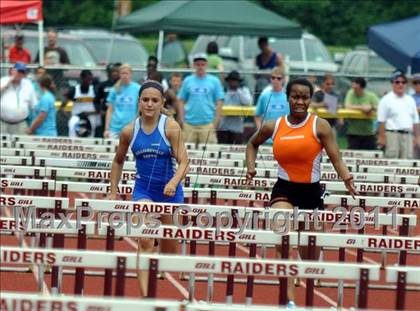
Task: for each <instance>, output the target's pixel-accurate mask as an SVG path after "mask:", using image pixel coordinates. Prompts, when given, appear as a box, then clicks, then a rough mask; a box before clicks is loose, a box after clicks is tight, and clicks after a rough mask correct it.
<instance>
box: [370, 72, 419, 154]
mask: <svg viewBox="0 0 420 311" xmlns="http://www.w3.org/2000/svg"><path fill="white" fill-rule="evenodd" d="M391 83H392V91H391V92H389V93H387V94H386V95H385V96H384V97H382V99H381V100H380V102H379V106H378V122H379V137H378V145H379V146H380V147H382V148H384V147H385V156H386V157H387V158H408V159H412V158H413V149H414V148H413V147H414V146H417V147H418V146H420V125H419V115H418V114H417V110H416V103H415V101H414V99H413V97H412V96H409V95H408V94H406V93H405V87H406V84H407V78H406V76H405V75H404V73H403V72H402V71H400V70H397V71H395V72H394V73H393V74H392V76H391ZM413 134H414V142H413Z"/></svg>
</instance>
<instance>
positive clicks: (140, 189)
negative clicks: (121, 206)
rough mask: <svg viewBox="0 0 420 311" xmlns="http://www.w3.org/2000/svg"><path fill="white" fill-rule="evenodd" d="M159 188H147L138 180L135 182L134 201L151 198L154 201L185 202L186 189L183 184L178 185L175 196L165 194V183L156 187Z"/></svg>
mask: <svg viewBox="0 0 420 311" xmlns="http://www.w3.org/2000/svg"><path fill="white" fill-rule="evenodd" d="M154 188H155V189H156V188H158V189H157V191H156V190H155V189H153V190H147V188H146V187H144V186H143V185H142V184H141V183H140V182H138V181H137V180H136V182H135V184H134V190H133V201H139V200H149V201H153V202H166V203H180V204H182V203H184V190H183V188H182V185H178V187H177V188H176V192H175V195H174V196H173V197H168V196H166V195H164V194H163V189H165V185H163V186H161V187H154Z"/></svg>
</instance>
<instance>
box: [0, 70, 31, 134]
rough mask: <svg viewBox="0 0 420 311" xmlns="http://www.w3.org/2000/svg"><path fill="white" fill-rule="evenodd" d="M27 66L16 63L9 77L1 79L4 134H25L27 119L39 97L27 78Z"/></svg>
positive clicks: (0, 122)
mask: <svg viewBox="0 0 420 311" xmlns="http://www.w3.org/2000/svg"><path fill="white" fill-rule="evenodd" d="M25 74H26V65H25V64H24V63H16V64H15V65H14V67H13V68H11V69H10V75H9V76H8V77H2V78H1V79H0V94H1V95H0V111H1V113H0V131H1V133H2V134H15V135H16V134H17V135H23V134H25V129H26V128H27V124H26V119H27V118H28V116H29V113H30V111H31V110H32V109H33V108H34V106H35V104H36V102H37V97H36V92H35V90H34V87H33V85H32V83H31V81H30V80H29V79H27V78H25Z"/></svg>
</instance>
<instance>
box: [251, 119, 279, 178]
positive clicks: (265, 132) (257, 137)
mask: <svg viewBox="0 0 420 311" xmlns="http://www.w3.org/2000/svg"><path fill="white" fill-rule="evenodd" d="M275 126H276V121H268V122H266V123H264V124H263V126H262V127H261V128H260V129H259V130H257V131H256V132H255V134H254V135H252V137H251V138H250V139H249V141H248V144H247V145H246V166H247V173H246V178H247V179H252V178H254V176H255V174H256V173H257V172H256V171H255V160H256V158H257V152H258V147H259V146H260V145H262V144H263V143H264V142H265V141H266V140H267V139H269V138H270V137H271V136H273V132H274V128H275Z"/></svg>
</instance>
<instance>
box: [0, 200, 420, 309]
mask: <svg viewBox="0 0 420 311" xmlns="http://www.w3.org/2000/svg"><path fill="white" fill-rule="evenodd" d="M72 197H73V198H74V196H72ZM417 217H420V212H419V210H417ZM413 231H414V232H410V236H419V235H420V227H419V226H418V225H417V226H416V228H415V230H413ZM369 233H373V234H380V232H374V231H373V230H369ZM0 239H1V243H0V245H7V246H12V245H18V240H17V238H16V237H14V236H0ZM26 242H27V244H28V245H29V239H28V238H27V239H26ZM65 247H66V248H76V239H75V238H66V241H65ZM115 247H116V250H124V251H132V252H135V251H136V242H135V241H134V240H132V239H124V240H120V241H117V242H116V245H115ZM87 248H88V249H91V250H104V249H105V241H103V240H88V244H87ZM197 249H198V254H200V255H206V254H207V251H208V249H207V246H205V245H199V246H198V248H197ZM247 251H248V248H247V247H246V246H243V245H238V246H237V252H236V256H237V257H248V252H247ZM257 254H259V251H258V252H257ZM216 255H224V256H227V247H224V246H219V247H217V249H216ZM268 255H269V257H272V258H274V251H273V250H270V251H269V252H268ZM295 255H296V254H294V256H295ZM355 255H356V253H355V251H351V250H349V251H348V252H347V253H346V262H355V261H356V257H355ZM337 260H338V252H333V251H329V252H325V253H324V261H337ZM364 260H365V262H366V263H375V262H376V263H379V262H380V260H381V255H380V254H373V253H365V255H364ZM397 260H398V258H397V256H396V255H388V256H387V261H386V264H387V265H392V264H394V263H396V262H397ZM407 264H408V265H417V266H419V265H420V258H419V256H418V255H416V256H413V255H411V256H410V255H408V261H407ZM167 276H168V277H167V278H166V279H165V280H159V281H158V298H169V299H176V300H185V299H187V293H188V291H187V288H188V282H187V281H181V280H180V278H179V275H177V274H174V273H172V274H170V275H167ZM384 277H385V276H384V272H382V273H381V281H380V282H379V284H385V282H384ZM0 279H1V281H0V288H1V290H2V291H20V292H36V291H37V283H36V278H35V274H34V273H16V272H14V273H11V272H3V273H1V274H0ZM50 279H51V277H50V274H47V275H46V278H45V283H46V285H47V288H48V290H49V289H50ZM245 287H246V286H245V284H235V287H234V302H235V303H244V302H245ZM73 290H74V276H72V275H65V276H64V281H63V288H62V291H63V293H64V294H72V293H73ZM102 290H103V278H102V277H92V276H87V277H85V295H99V296H101V295H102ZM225 291H226V284H225V283H215V291H214V301H215V302H221V303H223V302H225V299H226V296H225ZM278 294H279V290H278V286H275V285H254V296H253V302H254V303H255V304H273V305H275V304H277V302H278ZM344 294H345V296H344V306H345V307H351V306H354V305H355V301H354V297H355V293H354V289H349V288H346V289H345V290H344ZM125 295H126V296H129V297H139V287H138V282H137V279H136V278H127V279H126V285H125ZM206 297H207V283H206V282H197V283H196V294H195V298H196V300H204V301H205V300H206ZM304 299H305V288H304V281H303V282H301V286H299V287H296V303H297V305H298V306H299V305H302V306H303V305H304ZM336 301H337V289H334V288H315V301H314V304H315V306H317V307H332V306H334V305H335V303H336ZM368 303H369V304H368V305H369V308H372V309H388V310H392V309H394V305H395V291H394V290H369V296H368ZM406 309H407V310H419V309H420V293H419V292H418V291H417V292H407V295H406Z"/></svg>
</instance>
